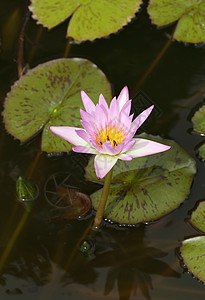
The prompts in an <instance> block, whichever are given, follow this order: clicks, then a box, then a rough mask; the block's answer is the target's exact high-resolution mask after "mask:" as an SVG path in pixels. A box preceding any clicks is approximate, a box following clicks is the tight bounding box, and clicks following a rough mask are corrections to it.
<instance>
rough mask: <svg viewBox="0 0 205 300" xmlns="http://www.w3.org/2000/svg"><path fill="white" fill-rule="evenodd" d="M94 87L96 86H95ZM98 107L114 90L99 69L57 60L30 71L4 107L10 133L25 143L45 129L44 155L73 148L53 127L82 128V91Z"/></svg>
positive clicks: (85, 63) (78, 61)
mask: <svg viewBox="0 0 205 300" xmlns="http://www.w3.org/2000/svg"><path fill="white" fill-rule="evenodd" d="M93 83H94V84H93ZM81 90H84V91H85V92H86V93H87V94H88V95H89V96H90V98H91V99H92V100H93V102H95V103H97V102H98V98H99V95H100V93H102V94H103V95H104V96H105V99H106V100H107V101H108V102H109V101H110V100H111V97H112V95H111V87H110V84H109V82H108V80H107V79H106V77H105V75H104V74H103V73H102V71H100V70H99V69H98V68H97V66H96V65H94V64H93V63H91V62H90V61H88V60H85V59H79V58H75V59H57V60H53V61H49V62H47V63H44V64H42V65H38V66H37V67H36V68H34V69H32V70H30V71H28V73H27V74H26V75H24V76H22V77H21V78H20V79H19V80H18V81H17V82H16V83H15V84H14V86H13V87H12V89H11V91H10V92H9V94H8V95H7V98H6V100H5V104H4V112H3V117H4V123H5V126H6V129H7V131H8V132H9V133H10V134H11V135H13V136H14V137H15V138H17V139H19V140H20V141H21V142H23V141H25V140H27V139H29V138H30V137H32V136H33V135H35V134H36V133H37V132H38V131H39V130H41V129H43V134H42V145H41V148H42V150H43V151H46V152H48V153H50V152H63V151H64V152H67V151H69V150H71V148H72V145H71V144H70V143H68V142H66V141H65V140H64V139H62V138H60V137H58V136H56V135H55V134H53V133H52V132H51V131H50V130H49V126H51V125H52V126H63V125H64V126H74V127H82V126H81V123H80V108H82V109H84V107H83V103H82V100H81V95H80V91H81Z"/></svg>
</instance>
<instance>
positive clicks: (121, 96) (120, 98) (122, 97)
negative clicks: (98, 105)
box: [117, 86, 129, 111]
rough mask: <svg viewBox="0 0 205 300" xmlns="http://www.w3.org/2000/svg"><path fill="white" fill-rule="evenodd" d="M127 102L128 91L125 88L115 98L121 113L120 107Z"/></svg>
mask: <svg viewBox="0 0 205 300" xmlns="http://www.w3.org/2000/svg"><path fill="white" fill-rule="evenodd" d="M128 100H129V91H128V88H127V86H125V87H124V88H123V89H122V91H121V92H120V94H119V96H118V98H117V101H118V105H119V111H121V109H122V107H123V106H124V105H125V103H126V102H127V101H128Z"/></svg>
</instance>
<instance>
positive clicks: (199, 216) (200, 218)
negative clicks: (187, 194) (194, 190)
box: [191, 201, 205, 233]
mask: <svg viewBox="0 0 205 300" xmlns="http://www.w3.org/2000/svg"><path fill="white" fill-rule="evenodd" d="M191 223H192V225H194V226H195V227H196V228H198V229H199V230H201V231H202V232H204V233H205V201H202V202H200V204H199V206H198V207H197V209H196V210H195V211H194V212H193V213H192V215H191Z"/></svg>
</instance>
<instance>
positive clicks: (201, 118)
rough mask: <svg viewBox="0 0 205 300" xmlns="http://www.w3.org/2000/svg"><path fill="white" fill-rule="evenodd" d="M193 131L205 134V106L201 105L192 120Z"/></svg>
mask: <svg viewBox="0 0 205 300" xmlns="http://www.w3.org/2000/svg"><path fill="white" fill-rule="evenodd" d="M192 122H193V126H194V131H195V132H197V133H200V134H205V105H203V106H202V107H201V108H200V109H199V110H198V111H197V112H195V114H194V116H193V118H192Z"/></svg>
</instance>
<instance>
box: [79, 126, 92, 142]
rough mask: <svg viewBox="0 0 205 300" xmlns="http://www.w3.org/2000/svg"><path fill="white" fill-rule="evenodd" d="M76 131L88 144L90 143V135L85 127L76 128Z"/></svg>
mask: <svg viewBox="0 0 205 300" xmlns="http://www.w3.org/2000/svg"><path fill="white" fill-rule="evenodd" d="M76 133H77V135H78V136H79V137H81V138H82V139H83V140H84V141H86V142H87V143H88V144H89V143H90V137H89V135H88V134H87V132H86V131H85V129H79V130H76Z"/></svg>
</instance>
